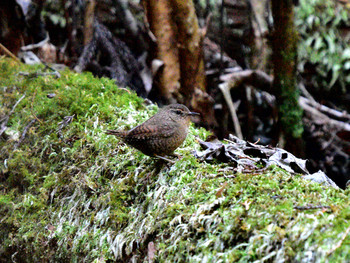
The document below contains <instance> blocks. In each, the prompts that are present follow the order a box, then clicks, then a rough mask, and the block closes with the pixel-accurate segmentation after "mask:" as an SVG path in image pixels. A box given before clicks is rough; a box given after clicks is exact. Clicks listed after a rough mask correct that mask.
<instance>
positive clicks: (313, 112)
mask: <svg viewBox="0 0 350 263" xmlns="http://www.w3.org/2000/svg"><path fill="white" fill-rule="evenodd" d="M308 102H310V101H309V100H307V99H306V98H304V97H300V98H299V104H300V106H301V108H302V109H303V110H304V111H305V112H306V113H307V114H308V115H309V117H310V118H311V119H313V120H314V121H315V122H316V123H317V124H320V125H329V126H331V127H332V128H334V129H336V130H337V131H350V124H349V123H346V122H342V121H337V120H334V119H331V118H330V117H328V116H327V115H325V114H323V113H322V112H320V111H319V110H318V109H317V108H315V107H312V106H310V105H309V104H308ZM344 116H345V115H344Z"/></svg>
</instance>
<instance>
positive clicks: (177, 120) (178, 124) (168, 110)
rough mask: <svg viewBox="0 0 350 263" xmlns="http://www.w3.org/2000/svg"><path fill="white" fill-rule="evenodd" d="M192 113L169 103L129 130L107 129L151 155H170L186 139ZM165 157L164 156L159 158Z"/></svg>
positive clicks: (193, 113)
mask: <svg viewBox="0 0 350 263" xmlns="http://www.w3.org/2000/svg"><path fill="white" fill-rule="evenodd" d="M192 115H199V113H197V112H191V111H190V110H189V109H188V108H187V107H186V106H185V105H182V104H171V105H168V106H165V107H164V108H162V109H160V110H159V111H158V112H157V113H156V114H155V115H154V116H152V117H151V118H149V119H148V120H146V121H145V122H144V123H142V124H140V125H138V126H136V127H134V128H133V129H131V130H129V131H116V130H108V131H107V132H106V133H107V134H109V135H115V136H117V137H119V138H121V139H122V140H123V141H124V142H125V143H126V144H128V145H130V146H132V147H134V148H136V149H137V150H139V151H141V152H143V153H144V154H146V155H148V156H152V157H159V158H161V157H164V156H167V155H172V154H173V152H174V151H175V149H176V148H178V147H179V146H180V145H181V144H182V143H183V142H184V140H185V139H186V137H187V133H188V127H189V125H190V120H191V116H192ZM161 159H165V160H167V159H166V158H161Z"/></svg>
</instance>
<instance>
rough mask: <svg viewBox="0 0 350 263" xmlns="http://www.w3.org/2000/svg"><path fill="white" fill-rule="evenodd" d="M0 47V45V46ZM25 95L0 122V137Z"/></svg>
mask: <svg viewBox="0 0 350 263" xmlns="http://www.w3.org/2000/svg"><path fill="white" fill-rule="evenodd" d="M0 45H1V44H0ZM25 96H26V95H25V94H24V95H23V96H22V97H20V98H19V99H18V100H17V101H16V103H15V105H13V107H12V109H11V111H10V112H9V114H8V115H7V116H5V117H3V118H2V119H1V120H0V136H1V135H2V134H3V133H4V131H5V130H6V129H7V123H8V121H9V119H10V117H11V115H12V114H13V112H14V111H15V109H16V107H17V105H18V104H19V103H20V102H21V100H23V98H24V97H25Z"/></svg>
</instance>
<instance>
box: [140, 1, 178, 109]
mask: <svg viewBox="0 0 350 263" xmlns="http://www.w3.org/2000/svg"><path fill="white" fill-rule="evenodd" d="M144 5H145V10H146V13H147V19H148V22H149V26H150V29H151V31H152V33H153V34H154V36H155V37H156V41H157V43H156V47H155V54H156V56H155V58H156V59H159V60H161V61H163V62H164V67H163V69H162V71H161V72H160V73H159V74H158V76H157V77H158V79H156V80H155V81H156V82H157V84H156V85H157V87H156V88H157V89H158V90H159V91H160V95H161V98H162V99H163V100H165V101H168V102H169V101H171V100H172V99H173V94H174V93H177V92H178V89H179V87H180V83H179V80H180V66H179V56H178V48H177V39H176V26H175V24H174V22H173V20H172V19H171V12H172V8H171V5H170V2H169V0H149V1H144Z"/></svg>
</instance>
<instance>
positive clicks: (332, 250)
mask: <svg viewBox="0 0 350 263" xmlns="http://www.w3.org/2000/svg"><path fill="white" fill-rule="evenodd" d="M349 232H350V227H348V228H347V229H346V231H345V233H344V235H343V236H342V238H341V239H340V240H339V242H338V243H337V244H336V245H335V246H333V247H332V248H331V249H330V250H329V251H328V252H327V256H329V255H330V254H332V253H333V252H334V251H335V250H337V248H339V247H340V246H341V245H342V244H343V242H344V240H345V238H346V237H347V235H348V234H349Z"/></svg>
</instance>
